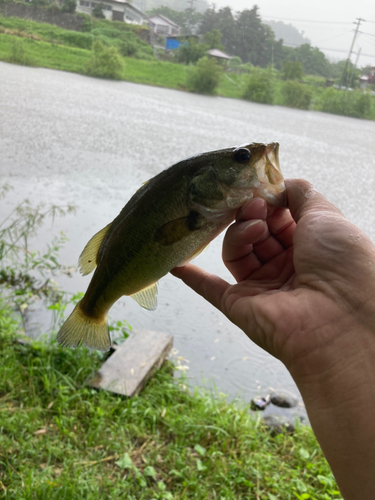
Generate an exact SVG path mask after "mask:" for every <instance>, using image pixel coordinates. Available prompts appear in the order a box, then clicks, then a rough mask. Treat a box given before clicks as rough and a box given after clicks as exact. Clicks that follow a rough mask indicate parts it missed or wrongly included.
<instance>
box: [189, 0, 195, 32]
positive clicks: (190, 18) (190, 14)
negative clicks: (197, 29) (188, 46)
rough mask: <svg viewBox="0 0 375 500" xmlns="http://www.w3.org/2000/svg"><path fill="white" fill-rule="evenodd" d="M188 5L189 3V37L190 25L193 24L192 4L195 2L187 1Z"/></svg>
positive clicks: (192, 0)
mask: <svg viewBox="0 0 375 500" xmlns="http://www.w3.org/2000/svg"><path fill="white" fill-rule="evenodd" d="M188 1H189V3H190V9H189V10H190V13H189V35H191V32H192V25H193V22H192V17H193V3H194V1H195V0H188Z"/></svg>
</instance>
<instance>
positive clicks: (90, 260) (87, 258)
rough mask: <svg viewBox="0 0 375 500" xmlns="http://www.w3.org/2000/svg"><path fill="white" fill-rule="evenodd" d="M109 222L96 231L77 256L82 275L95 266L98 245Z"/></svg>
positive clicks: (88, 272)
mask: <svg viewBox="0 0 375 500" xmlns="http://www.w3.org/2000/svg"><path fill="white" fill-rule="evenodd" d="M111 224H112V222H111V223H110V224H108V225H107V226H105V227H104V228H103V229H101V230H100V231H99V232H98V233H96V234H95V235H94V236H93V237H92V238H91V240H90V241H89V242H88V243H87V245H86V246H85V248H84V249H83V252H82V253H81V255H80V256H79V260H78V267H79V270H80V272H81V274H82V275H83V276H86V274H90V273H91V272H92V271H93V270H94V269H95V268H96V266H97V262H96V256H97V255H98V251H99V247H100V245H101V243H102V241H103V238H104V236H105V235H106V233H107V231H108V229H109V227H110V226H111Z"/></svg>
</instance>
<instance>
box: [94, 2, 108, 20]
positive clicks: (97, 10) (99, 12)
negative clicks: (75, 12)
mask: <svg viewBox="0 0 375 500" xmlns="http://www.w3.org/2000/svg"><path fill="white" fill-rule="evenodd" d="M103 9H104V5H103V4H102V3H98V4H96V5H95V7H94V8H93V9H92V11H91V14H92V15H93V16H94V17H96V18H98V19H105V15H104V13H103Z"/></svg>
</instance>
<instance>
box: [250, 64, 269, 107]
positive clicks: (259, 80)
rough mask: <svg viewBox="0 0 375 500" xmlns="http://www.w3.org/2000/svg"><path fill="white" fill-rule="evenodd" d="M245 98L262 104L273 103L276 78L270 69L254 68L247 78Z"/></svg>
mask: <svg viewBox="0 0 375 500" xmlns="http://www.w3.org/2000/svg"><path fill="white" fill-rule="evenodd" d="M243 98H244V99H247V100H248V101H253V102H259V103H262V104H273V99H274V79H273V76H272V73H271V72H270V71H269V70H261V69H253V70H252V72H251V73H250V76H249V78H248V80H247V84H246V87H245V90H244V93H243Z"/></svg>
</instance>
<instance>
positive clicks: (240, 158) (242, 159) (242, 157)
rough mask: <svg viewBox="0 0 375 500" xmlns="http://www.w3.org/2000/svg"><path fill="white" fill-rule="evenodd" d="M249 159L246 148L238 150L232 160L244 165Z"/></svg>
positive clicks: (248, 152) (249, 155)
mask: <svg viewBox="0 0 375 500" xmlns="http://www.w3.org/2000/svg"><path fill="white" fill-rule="evenodd" d="M250 158H251V153H250V151H249V150H248V149H247V148H238V149H236V151H235V152H234V160H235V161H236V162H238V163H246V162H248V161H249V160H250Z"/></svg>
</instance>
